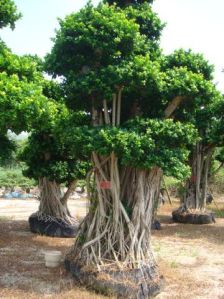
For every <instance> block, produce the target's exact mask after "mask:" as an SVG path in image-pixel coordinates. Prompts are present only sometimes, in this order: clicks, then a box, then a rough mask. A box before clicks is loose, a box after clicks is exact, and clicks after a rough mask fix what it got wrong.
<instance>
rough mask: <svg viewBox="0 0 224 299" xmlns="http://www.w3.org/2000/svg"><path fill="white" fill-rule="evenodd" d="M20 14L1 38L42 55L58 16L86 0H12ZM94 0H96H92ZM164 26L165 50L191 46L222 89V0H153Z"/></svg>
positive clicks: (14, 48)
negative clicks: (204, 59)
mask: <svg viewBox="0 0 224 299" xmlns="http://www.w3.org/2000/svg"><path fill="white" fill-rule="evenodd" d="M14 1H15V3H16V5H17V7H18V10H19V11H20V12H21V13H22V14H23V18H22V19H21V20H19V21H18V22H17V23H16V29H15V30H14V31H12V30H10V29H8V28H6V29H3V30H0V36H1V38H2V39H3V40H4V41H5V42H6V44H7V46H8V47H10V48H11V49H12V51H13V52H15V53H16V54H19V55H23V54H37V55H39V56H41V57H44V56H45V54H46V53H48V52H50V50H51V47H52V41H51V38H52V37H54V35H55V29H56V28H58V20H57V18H58V17H59V18H64V17H65V16H66V15H67V14H70V13H71V12H74V11H78V10H79V9H80V8H81V7H83V6H84V5H85V4H86V2H87V0H14ZM92 2H93V3H94V4H97V3H98V2H99V0H92ZM153 8H154V11H155V12H157V14H158V15H159V17H160V18H161V20H162V21H163V22H165V23H166V27H165V29H164V30H163V33H162V37H161V47H162V48H163V50H164V53H165V54H169V53H171V52H173V51H174V50H175V49H178V48H184V49H192V50H193V51H194V52H199V53H202V54H204V56H205V58H206V59H207V60H209V62H210V63H211V64H214V65H215V82H216V83H217V86H218V88H219V89H220V90H221V91H222V92H224V73H223V72H222V69H224V34H223V32H224V17H223V13H224V0H155V1H154V4H153Z"/></svg>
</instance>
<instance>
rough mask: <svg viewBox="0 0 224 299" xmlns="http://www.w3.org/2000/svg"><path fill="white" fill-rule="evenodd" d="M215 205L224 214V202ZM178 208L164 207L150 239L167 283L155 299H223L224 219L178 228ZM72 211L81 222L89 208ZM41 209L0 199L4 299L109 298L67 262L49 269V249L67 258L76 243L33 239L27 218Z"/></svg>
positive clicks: (74, 203)
mask: <svg viewBox="0 0 224 299" xmlns="http://www.w3.org/2000/svg"><path fill="white" fill-rule="evenodd" d="M216 202H218V205H219V208H220V209H224V198H221V199H219V200H217V201H216ZM177 204H178V203H177V202H175V203H174V205H173V206H172V207H171V206H170V205H169V204H165V205H164V206H162V207H161V209H160V211H159V218H160V220H161V223H162V230H160V231H154V232H153V236H152V243H153V247H154V252H155V257H156V259H157V262H158V265H159V268H160V272H161V274H162V275H163V276H164V278H165V288H164V290H163V292H161V293H160V294H159V295H158V296H157V297H156V298H157V299H189V298H193V299H199V298H200V299H221V298H223V299H224V219H223V218H217V220H216V223H215V224H210V225H203V226H201V225H184V224H175V223H173V222H172V221H171V217H170V215H171V211H172V209H173V208H174V207H175V206H177ZM69 206H70V209H71V211H72V213H73V215H76V216H78V217H83V216H84V215H85V213H86V211H87V209H88V207H87V204H86V202H85V200H82V199H80V200H71V201H70V202H69ZM37 207H38V201H36V200H14V199H10V200H3V199H0V298H1V299H6V298H7V299H9V298H10V299H12V298H13V299H14V298H24V299H25V298H29V299H37V298H38V299H39V298H54V299H59V298H60V299H65V298H66V299H67V298H69V299H70V298H71V299H73V298H76V299H87V298H91V299H103V298H106V297H103V296H100V295H97V294H94V293H93V292H89V291H88V290H85V289H84V288H80V287H79V286H78V285H77V284H76V282H74V281H73V279H72V277H71V276H70V274H69V273H66V272H65V270H64V267H63V263H62V264H61V266H60V267H58V268H55V269H49V268H46V267H45V264H44V251H45V250H48V249H56V250H61V251H62V253H63V255H65V253H66V251H68V250H69V248H70V247H71V246H72V244H73V243H74V239H62V238H49V237H43V236H38V235H35V234H32V233H31V232H30V231H29V227H28V224H27V218H28V216H29V215H30V214H31V213H32V212H35V211H36V210H37ZM214 208H217V207H215V206H214Z"/></svg>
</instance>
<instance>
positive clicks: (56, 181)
mask: <svg viewBox="0 0 224 299" xmlns="http://www.w3.org/2000/svg"><path fill="white" fill-rule="evenodd" d="M49 83H50V82H49ZM50 84H51V89H52V83H50ZM53 85H55V84H53ZM54 87H55V86H54ZM48 90H49V87H48ZM51 95H53V92H51ZM54 95H55V94H54ZM48 99H49V98H48ZM49 100H50V99H49ZM55 106H56V107H55V108H56V109H55V113H54V115H53V116H51V118H49V119H45V121H44V123H42V126H41V127H40V128H38V129H36V130H33V131H32V133H31V135H30V136H29V139H28V143H27V146H26V147H25V149H24V151H23V152H22V153H21V156H20V158H21V159H22V160H23V161H24V162H26V165H27V168H26V169H25V171H24V175H26V176H28V177H30V178H34V179H36V180H37V181H38V186H39V191H40V195H39V201H40V204H39V209H38V211H37V212H36V213H34V214H32V215H31V216H30V218H29V224H30V228H31V231H32V232H36V233H40V234H45V235H48V236H57V237H73V236H74V235H75V233H76V231H77V225H78V221H77V219H76V218H75V217H72V215H71V214H70V212H69V209H68V206H67V201H68V198H69V196H70V194H71V192H72V191H74V188H75V186H76V183H77V180H78V179H84V178H85V177H86V173H87V171H88V169H89V167H90V163H89V161H88V156H85V155H83V156H82V155H81V154H79V151H78V148H77V150H76V151H72V152H71V150H70V148H69V146H68V145H67V144H66V140H65V139H63V138H62V137H61V136H62V134H61V133H60V132H61V131H63V132H64V131H66V130H67V127H68V126H69V127H70V126H75V125H82V124H85V123H86V122H87V121H88V116H87V115H85V114H83V113H81V112H80V113H78V112H77V113H73V114H71V113H69V112H68V110H67V109H66V108H65V107H64V105H63V104H60V103H57V104H56V103H55ZM62 185H63V186H66V187H67V191H66V192H65V193H63V192H62Z"/></svg>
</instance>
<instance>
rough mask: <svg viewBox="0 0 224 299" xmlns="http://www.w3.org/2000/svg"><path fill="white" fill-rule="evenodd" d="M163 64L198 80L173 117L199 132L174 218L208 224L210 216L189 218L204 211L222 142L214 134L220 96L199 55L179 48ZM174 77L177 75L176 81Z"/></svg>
mask: <svg viewBox="0 0 224 299" xmlns="http://www.w3.org/2000/svg"><path fill="white" fill-rule="evenodd" d="M164 65H165V67H166V68H168V69H169V70H170V72H172V71H174V72H175V73H178V72H179V73H180V74H182V75H183V74H184V72H185V73H186V71H187V72H188V76H189V74H190V73H189V72H193V73H194V74H197V77H198V79H197V81H195V83H194V86H192V88H191V89H190V94H189V93H186V92H185V95H184V96H179V97H178V98H177V102H176V104H177V107H176V109H175V111H174V113H173V114H172V117H173V118H175V119H178V120H181V121H184V122H185V121H186V122H191V123H192V124H193V125H194V126H195V127H196V128H197V129H198V132H199V135H200V140H199V141H198V142H197V145H196V146H195V147H192V148H191V155H190V159H189V166H190V167H191V176H190V178H189V179H188V180H187V181H186V184H185V192H184V195H183V199H182V200H183V205H182V206H181V208H180V209H178V210H177V211H174V213H173V216H174V219H175V220H177V221H184V222H185V221H186V222H188V221H189V222H193V223H198V222H201V223H203V222H204V223H207V222H211V221H212V220H213V218H212V216H211V217H209V216H208V215H204V217H202V215H200V216H198V217H196V216H195V215H194V217H191V213H192V211H193V210H194V212H193V213H195V212H196V210H197V211H201V212H200V213H203V214H204V212H205V208H206V196H207V186H208V173H209V169H210V167H211V161H212V156H213V153H214V150H215V147H216V146H219V145H220V144H221V143H222V142H223V136H222V134H220V135H219V136H218V135H217V130H220V128H219V129H218V127H220V125H221V126H222V118H223V108H222V106H223V103H224V102H223V97H222V95H221V94H220V93H219V92H218V90H217V89H216V86H215V85H214V84H213V83H212V79H213V66H211V65H210V64H209V63H208V62H207V61H206V60H205V59H204V57H203V56H202V55H200V54H195V53H192V51H184V50H182V49H181V50H178V51H175V52H174V53H173V54H171V55H169V56H167V57H166V60H165V64H164ZM177 78H178V77H177V76H176V78H175V80H176V79H177ZM176 87H177V86H176ZM187 87H188V86H187ZM180 90H181V89H180ZM195 91H197V92H195ZM186 212H187V213H186ZM197 213H198V212H197Z"/></svg>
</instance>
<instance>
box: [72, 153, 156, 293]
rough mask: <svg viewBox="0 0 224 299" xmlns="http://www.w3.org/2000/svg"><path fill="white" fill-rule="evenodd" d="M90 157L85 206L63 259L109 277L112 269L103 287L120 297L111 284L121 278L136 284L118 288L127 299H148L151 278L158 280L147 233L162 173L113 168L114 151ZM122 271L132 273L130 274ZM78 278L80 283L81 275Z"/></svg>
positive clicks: (116, 166) (116, 161)
mask: <svg viewBox="0 0 224 299" xmlns="http://www.w3.org/2000/svg"><path fill="white" fill-rule="evenodd" d="M92 157H93V164H94V166H95V168H94V174H93V177H94V179H93V180H92V185H91V188H89V189H90V203H91V204H90V210H89V213H88V215H87V216H86V218H85V220H84V222H83V223H82V224H81V225H80V229H79V232H78V236H77V239H76V242H75V245H74V247H73V249H72V250H71V252H70V254H69V255H68V256H67V263H69V264H70V270H71V268H72V267H73V268H72V269H73V270H74V269H76V270H77V269H78V268H79V269H81V268H85V269H87V268H88V266H89V267H90V268H91V269H92V270H97V271H98V273H102V272H104V273H105V272H106V273H107V274H108V275H109V276H111V275H112V274H111V273H112V272H111V271H113V275H112V277H113V281H114V282H113V287H111V283H110V284H109V285H108V284H107V285H106V286H107V288H109V289H110V290H111V288H112V290H115V292H116V294H120V295H122V290H121V289H120V288H118V287H117V288H118V289H119V290H118V289H117V288H116V286H115V285H116V283H117V286H118V285H119V283H123V284H124V283H125V281H124V277H126V279H127V281H129V282H130V283H131V282H132V283H134V287H136V288H137V289H136V290H135V291H133V288H132V287H130V286H128V283H127V285H126V286H125V287H124V288H126V289H125V290H126V292H127V288H129V290H131V293H129V294H128V296H127V297H128V298H148V297H149V295H151V294H152V293H153V292H154V291H152V285H150V283H151V284H152V282H153V284H154V286H155V285H156V283H155V281H157V283H158V280H159V276H158V272H157V266H156V263H155V260H154V257H153V254H152V249H151V240H150V237H151V233H150V231H151V221H152V213H153V206H154V201H155V198H156V197H157V196H158V194H159V189H160V181H161V176H162V171H161V170H160V169H159V168H157V167H155V168H152V169H151V170H142V169H134V168H131V167H119V163H118V159H117V157H116V156H115V154H114V153H112V154H111V155H110V156H109V157H102V156H98V155H97V154H96V153H93V155H92ZM71 265H72V266H71ZM86 267H87V268H86ZM117 271H119V272H117ZM130 271H135V272H130ZM136 271H137V272H136ZM115 273H116V275H115ZM118 273H123V276H122V278H121V277H120V276H119V277H118ZM128 273H132V274H131V275H132V276H133V275H134V276H135V277H130V275H129V274H128ZM133 273H135V274H133ZM137 273H138V274H137ZM73 274H74V275H76V274H77V273H76V274H75V273H73ZM119 275H120V274H119ZM128 275H129V276H128ZM136 275H140V276H141V279H137V281H135V280H136V277H137V276H136ZM78 276H79V277H80V273H79V275H78ZM83 277H89V276H88V275H83ZM84 280H85V282H86V280H87V278H84ZM98 282H99V280H98ZM94 283H95V284H96V281H95V282H94ZM135 284H136V285H135ZM104 285H105V282H104ZM157 287H158V284H157ZM123 291H124V290H123ZM132 292H133V294H134V295H133V294H132ZM140 293H141V296H140ZM123 295H124V294H123ZM125 296H126V295H125ZM132 296H134V297H132Z"/></svg>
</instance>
